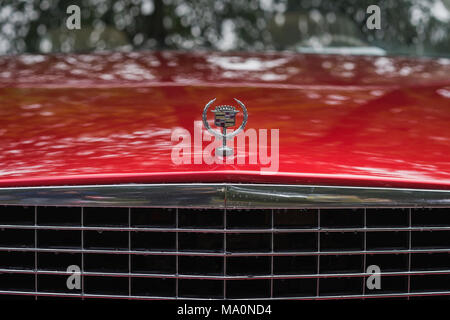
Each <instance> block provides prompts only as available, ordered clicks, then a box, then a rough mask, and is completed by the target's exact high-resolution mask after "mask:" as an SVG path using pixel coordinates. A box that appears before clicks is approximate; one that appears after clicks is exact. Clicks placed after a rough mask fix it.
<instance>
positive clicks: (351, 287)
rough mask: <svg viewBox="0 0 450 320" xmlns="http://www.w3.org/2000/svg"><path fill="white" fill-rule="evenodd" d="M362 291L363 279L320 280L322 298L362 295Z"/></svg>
mask: <svg viewBox="0 0 450 320" xmlns="http://www.w3.org/2000/svg"><path fill="white" fill-rule="evenodd" d="M362 290H363V286H362V284H361V279H360V278H357V277H348V278H325V279H320V287H319V294H320V295H321V296H336V295H361V294H362Z"/></svg>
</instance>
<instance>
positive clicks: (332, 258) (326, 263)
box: [320, 255, 364, 274]
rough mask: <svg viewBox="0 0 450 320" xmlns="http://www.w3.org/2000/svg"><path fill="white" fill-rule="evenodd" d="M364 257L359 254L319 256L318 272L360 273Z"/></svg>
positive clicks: (362, 270)
mask: <svg viewBox="0 0 450 320" xmlns="http://www.w3.org/2000/svg"><path fill="white" fill-rule="evenodd" d="M363 265H364V257H362V256H360V255H327V256H323V257H320V273H325V274H326V273H331V274H332V273H362V272H364V269H363Z"/></svg>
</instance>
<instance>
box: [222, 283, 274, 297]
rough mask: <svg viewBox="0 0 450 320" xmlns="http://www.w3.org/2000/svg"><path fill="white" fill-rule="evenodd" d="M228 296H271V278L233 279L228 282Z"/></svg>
mask: <svg viewBox="0 0 450 320" xmlns="http://www.w3.org/2000/svg"><path fill="white" fill-rule="evenodd" d="M226 298H228V299H250V298H270V280H232V281H229V282H228V283H227V291H226Z"/></svg>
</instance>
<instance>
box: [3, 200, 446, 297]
mask: <svg viewBox="0 0 450 320" xmlns="http://www.w3.org/2000/svg"><path fill="white" fill-rule="evenodd" d="M434 210H436V212H437V213H436V214H437V216H433V212H434ZM66 212H67V220H65V219H64V218H63V217H64V214H65V213H66ZM16 213H17V214H16ZM449 215H450V209H445V208H439V209H416V208H405V209H401V208H400V209H389V208H380V209H376V208H367V209H366V208H362V209H343V208H339V209H329V208H327V209H264V210H261V209H255V210H251V209H245V210H240V209H220V210H219V209H177V208H172V209H168V208H160V209H158V208H152V209H146V208H96V207H88V208H81V207H78V208H76V207H41V206H37V207H27V208H25V207H18V206H3V207H0V295H2V296H11V297H12V296H24V297H26V296H29V297H34V298H35V299H37V298H38V297H48V296H57V297H58V296H60V297H78V298H82V299H84V298H92V297H106V298H123V299H154V298H156V299H159V298H165V299H179V298H180V299H201V298H208V299H209V298H211V299H222V298H226V299H241V298H245V299H291V298H295V299H335V298H363V299H366V298H373V297H384V298H390V297H401V298H407V299H409V298H413V297H418V296H433V297H450V285H448V283H449V282H448V280H449V277H450V259H449V258H450V243H449V241H448V235H449V232H450V221H449V220H448V218H447V217H448V216H449ZM70 265H79V266H80V270H81V275H82V276H81V288H80V289H79V290H78V289H73V290H70V289H68V288H67V287H66V280H67V278H68V277H69V276H70V275H71V274H70V273H68V272H67V267H69V266H70ZM370 265H378V266H379V267H380V269H381V272H382V273H381V286H382V287H381V289H380V290H377V289H374V290H371V289H369V288H367V286H366V279H367V277H368V276H370V274H369V273H367V272H366V270H367V267H368V266H370Z"/></svg>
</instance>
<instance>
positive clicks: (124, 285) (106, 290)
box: [84, 276, 129, 296]
mask: <svg viewBox="0 0 450 320" xmlns="http://www.w3.org/2000/svg"><path fill="white" fill-rule="evenodd" d="M84 291H85V292H86V293H88V294H99V295H111V294H115V295H124V296H126V295H128V292H129V283H128V278H125V277H105V276H101V277H93V276H87V277H84Z"/></svg>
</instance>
